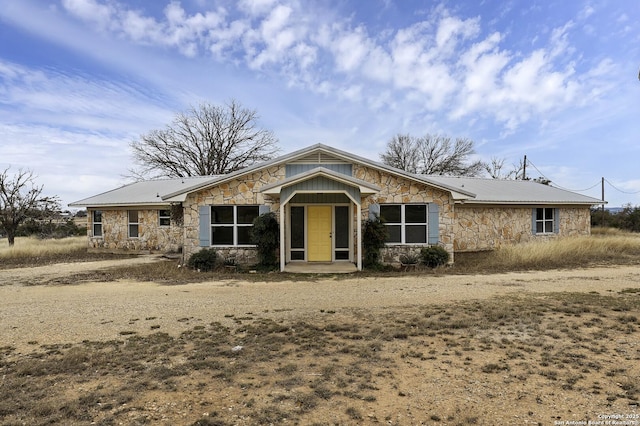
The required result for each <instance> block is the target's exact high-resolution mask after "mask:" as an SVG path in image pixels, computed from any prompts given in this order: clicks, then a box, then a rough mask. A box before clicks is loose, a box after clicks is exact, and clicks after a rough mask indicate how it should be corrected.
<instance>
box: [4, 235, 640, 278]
mask: <svg viewBox="0 0 640 426" xmlns="http://www.w3.org/2000/svg"><path fill="white" fill-rule="evenodd" d="M118 256H119V257H122V256H126V255H113V254H107V253H87V250H86V237H72V238H65V239H61V240H38V239H33V238H21V239H18V240H17V242H16V245H15V246H14V247H12V248H9V247H8V245H7V243H6V240H4V241H0V269H1V268H2V267H20V266H24V267H28V266H33V265H34V264H43V263H56V262H61V261H65V262H71V261H84V260H98V259H104V258H116V257H118ZM455 261H456V262H455V266H454V267H453V268H437V269H436V270H430V269H425V268H418V269H417V271H416V272H412V273H417V274H424V273H434V272H435V273H456V274H467V273H471V274H473V273H495V272H506V271H522V270H545V269H565V268H575V267H585V266H593V265H610V264H636V263H638V262H639V261H640V234H637V233H629V232H624V231H620V230H616V229H609V228H594V231H593V235H591V236H579V237H566V238H554V239H550V240H546V241H533V242H528V243H523V244H517V245H509V246H503V247H501V248H499V249H498V250H495V251H488V252H480V253H457V254H456V259H455ZM397 273H398V271H393V270H391V271H386V272H380V271H375V272H369V271H364V272H360V273H359V275H390V274H391V275H393V274H397ZM403 273H404V272H403ZM234 276H237V275H235V273H229V272H228V271H226V270H217V271H213V272H208V273H197V272H195V271H191V270H189V269H188V268H178V262H177V261H173V262H161V263H159V264H146V265H138V266H123V267H118V268H112V269H109V270H108V272H105V271H94V272H91V273H86V274H83V275H82V276H74V277H69V280H70V282H78V281H87V280H94V281H111V280H116V279H134V280H139V281H156V282H163V283H173V284H180V283H187V282H201V281H206V280H212V279H213V280H218V279H221V278H232V277H234ZM242 276H243V278H244V279H248V280H261V281H262V280H267V281H274V280H290V279H296V280H305V279H314V278H315V277H316V276H315V275H309V276H305V275H292V274H279V273H269V274H264V273H261V274H246V273H242ZM348 277H349V276H348V275H344V276H336V279H340V278H348Z"/></svg>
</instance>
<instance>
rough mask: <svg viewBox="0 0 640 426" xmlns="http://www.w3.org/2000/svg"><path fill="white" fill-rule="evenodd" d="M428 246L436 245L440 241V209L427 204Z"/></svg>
mask: <svg viewBox="0 0 640 426" xmlns="http://www.w3.org/2000/svg"><path fill="white" fill-rule="evenodd" d="M427 225H428V226H429V233H428V237H429V238H428V240H427V242H428V243H429V244H438V241H440V207H439V206H438V205H437V204H436V203H429V223H428V224H427Z"/></svg>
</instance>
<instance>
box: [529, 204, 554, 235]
mask: <svg viewBox="0 0 640 426" xmlns="http://www.w3.org/2000/svg"><path fill="white" fill-rule="evenodd" d="M534 214H535V233H536V234H552V233H554V232H557V229H556V226H555V225H556V220H557V218H556V209H552V208H548V207H541V208H537V209H535V210H534Z"/></svg>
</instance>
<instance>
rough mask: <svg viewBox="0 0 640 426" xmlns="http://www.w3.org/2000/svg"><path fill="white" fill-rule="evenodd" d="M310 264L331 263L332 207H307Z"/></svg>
mask: <svg viewBox="0 0 640 426" xmlns="http://www.w3.org/2000/svg"><path fill="white" fill-rule="evenodd" d="M307 242H308V244H309V247H308V249H307V254H308V259H309V262H331V206H308V207H307Z"/></svg>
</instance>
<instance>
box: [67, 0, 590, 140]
mask: <svg viewBox="0 0 640 426" xmlns="http://www.w3.org/2000/svg"><path fill="white" fill-rule="evenodd" d="M63 5H64V6H65V7H66V9H67V10H68V11H69V12H70V13H72V14H73V15H74V16H76V17H78V18H79V19H83V20H86V21H88V22H96V20H97V21H99V22H100V26H101V27H102V28H106V29H110V30H112V31H115V34H116V35H118V36H120V37H126V38H128V39H130V40H132V41H134V42H136V43H140V44H145V45H148V44H149V45H158V46H162V47H169V48H175V49H176V50H178V51H179V52H180V53H182V54H183V55H185V56H187V57H193V56H197V55H200V54H202V53H203V52H204V53H206V54H210V55H212V56H213V57H214V58H216V59H217V60H220V61H229V62H231V63H233V64H235V65H238V66H242V65H244V66H246V67H248V68H250V69H252V70H255V71H262V72H267V73H270V74H272V75H273V74H280V75H281V76H282V77H284V78H285V79H286V81H287V84H289V85H291V86H301V87H306V88H307V89H309V90H312V91H314V92H316V93H321V94H325V95H327V96H330V95H332V94H333V95H338V96H340V97H342V98H344V99H350V100H360V99H369V100H370V101H371V104H372V105H373V104H375V105H377V106H378V107H380V105H381V102H387V105H388V106H389V107H390V106H391V105H392V103H393V102H395V101H397V99H399V98H402V97H404V98H405V99H408V100H411V102H414V103H415V104H416V106H417V107H418V108H420V110H421V111H423V112H424V111H431V112H435V111H439V112H443V113H445V114H446V116H448V117H449V118H450V119H452V120H460V119H463V118H465V117H468V116H470V115H471V114H477V113H479V114H481V115H482V116H484V117H492V118H493V119H494V120H495V121H497V122H498V123H501V124H502V125H503V126H505V128H506V129H508V130H513V129H515V128H517V127H518V126H519V125H521V124H522V123H524V122H526V121H528V120H530V119H531V118H532V117H538V116H540V115H541V114H542V113H545V112H549V111H553V110H560V109H562V108H566V107H567V106H569V105H572V104H576V103H577V104H579V103H580V99H583V98H584V97H586V96H587V95H589V96H591V97H595V96H598V94H599V93H601V92H599V91H598V90H597V89H594V87H595V86H594V84H595V83H594V78H593V76H590V75H589V71H588V70H587V71H586V72H584V71H583V72H582V74H580V75H576V74H577V71H576V69H577V67H576V61H580V60H581V58H580V56H576V53H575V52H576V51H575V48H574V47H573V45H572V40H571V36H572V32H573V31H574V27H575V25H574V23H573V21H571V20H570V21H568V22H567V23H566V24H564V25H561V26H558V27H557V28H554V29H552V30H551V31H550V32H549V33H548V34H549V36H548V38H547V40H540V39H538V41H537V42H536V45H537V46H538V48H537V49H536V50H532V51H523V52H520V51H510V50H508V49H507V48H505V47H504V45H505V44H507V42H508V37H510V33H509V34H505V33H499V32H495V31H494V32H491V33H490V34H488V35H484V34H483V31H482V30H483V28H482V21H481V18H480V17H474V18H466V19H465V18H462V17H460V16H456V15H455V14H454V13H452V12H451V11H449V10H447V9H446V8H445V7H444V6H438V7H436V8H435V9H433V11H432V12H431V14H430V15H422V16H423V17H424V20H422V21H418V22H413V23H411V24H409V25H407V26H405V27H401V28H398V29H397V30H395V31H386V32H384V35H383V34H377V35H376V36H375V37H372V36H371V35H370V34H369V29H368V28H367V27H366V26H365V25H364V24H357V25H355V26H354V24H353V23H352V18H341V17H336V16H334V15H330V16H331V18H329V15H326V16H323V15H322V14H318V13H317V11H316V10H314V9H313V8H309V7H306V8H303V7H302V6H301V5H300V4H299V3H297V2H295V1H289V0H279V1H275V0H243V1H240V2H239V3H237V4H236V5H235V9H231V8H232V6H229V8H230V9H229V10H227V9H223V8H218V9H215V10H213V9H212V10H208V11H203V12H198V13H194V14H188V13H187V12H186V11H185V10H184V9H183V7H182V6H181V3H180V2H179V1H171V2H170V3H169V4H168V5H167V6H166V7H165V9H164V18H163V19H160V20H156V19H155V18H153V17H150V16H145V15H144V14H143V12H140V11H136V10H132V9H130V8H128V6H125V5H124V4H122V3H115V2H113V3H111V2H109V3H105V2H100V1H98V0H65V1H64V3H63ZM593 13H594V9H593V7H591V6H589V5H587V6H585V7H584V8H583V9H582V10H581V11H580V13H578V14H577V16H576V19H578V20H579V21H583V20H585V19H587V18H589V16H591V15H592V14H593ZM345 87H346V88H348V89H344V88H345ZM599 87H600V88H601V89H602V86H599ZM394 90H395V91H396V93H399V94H398V95H396V98H395V99H393V97H391V98H390V97H389V96H386V97H380V96H379V94H380V93H381V92H383V91H387V92H388V91H394ZM335 91H339V92H335Z"/></svg>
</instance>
